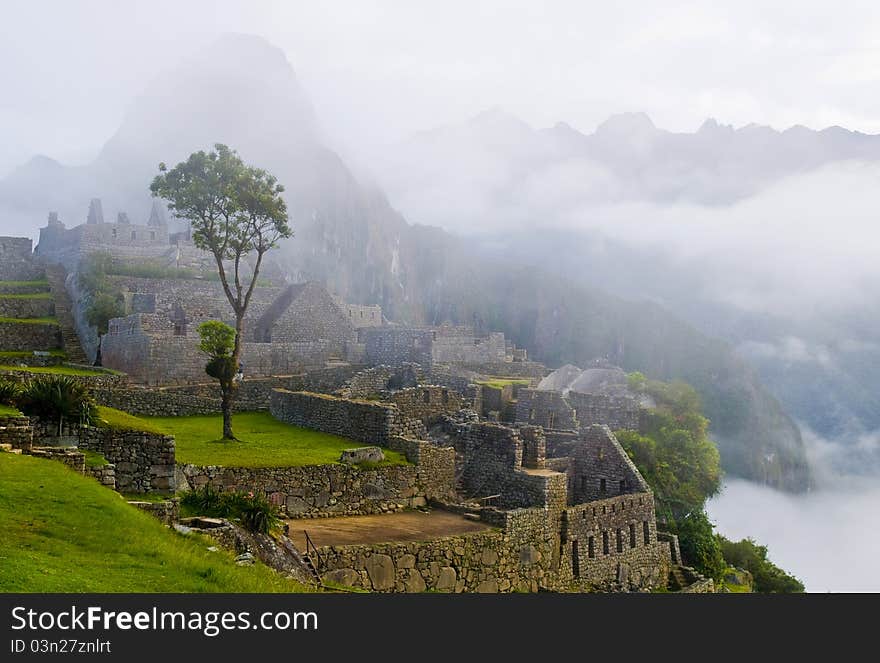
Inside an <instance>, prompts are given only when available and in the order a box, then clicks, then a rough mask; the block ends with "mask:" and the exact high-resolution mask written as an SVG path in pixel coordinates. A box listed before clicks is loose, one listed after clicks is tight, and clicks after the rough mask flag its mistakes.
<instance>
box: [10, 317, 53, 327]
mask: <svg viewBox="0 0 880 663" xmlns="http://www.w3.org/2000/svg"><path fill="white" fill-rule="evenodd" d="M0 322H7V323H9V322H11V323H13V324H17V325H57V324H58V319H57V318H0Z"/></svg>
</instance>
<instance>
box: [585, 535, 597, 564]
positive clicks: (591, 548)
mask: <svg viewBox="0 0 880 663" xmlns="http://www.w3.org/2000/svg"><path fill="white" fill-rule="evenodd" d="M587 554H588V555H589V556H590V559H593V558H594V557H595V556H596V545H595V541H593V537H592V536H591V537H590V538H588V539H587Z"/></svg>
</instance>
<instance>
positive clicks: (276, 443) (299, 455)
mask: <svg viewBox="0 0 880 663" xmlns="http://www.w3.org/2000/svg"><path fill="white" fill-rule="evenodd" d="M143 419H145V420H146V421H148V422H150V423H151V424H152V425H153V426H154V427H155V428H158V429H159V430H161V431H162V432H164V433H167V434H169V435H174V437H175V449H176V457H177V462H178V463H192V464H193V465H226V466H229V467H285V466H300V465H324V464H329V463H336V462H338V461H339V456H340V455H341V454H342V450H343V449H352V448H354V447H361V446H364V445H363V444H362V443H361V442H356V441H354V440H349V439H346V438H344V437H338V436H336V435H328V434H327V433H320V432H318V431H314V430H309V429H307V428H299V427H298V426H291V425H290V424H285V423H283V422H280V421H278V420H277V419H275V418H273V417H272V415H271V414H269V413H268V412H242V413H239V414H234V415H233V416H232V429H233V432H234V433H235V435H236V437H238V438H239V440H241V441H233V442H227V441H224V440H222V439H219V438H221V436H222V434H223V418H222V417H221V415H219V414H216V415H205V416H197V417H143ZM384 451H385V460H384V461H383V462H382V463H381V464H382V465H405V464H406V463H407V461H406V459H405V458H404V457H403V455H402V454H400V453H398V452H396V451H391V450H389V449H385V450H384Z"/></svg>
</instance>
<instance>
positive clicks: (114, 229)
mask: <svg viewBox="0 0 880 663" xmlns="http://www.w3.org/2000/svg"><path fill="white" fill-rule="evenodd" d="M112 232H113V238H114V239H115V238H116V228H113V230H112Z"/></svg>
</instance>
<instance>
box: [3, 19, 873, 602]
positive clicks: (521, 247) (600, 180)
mask: <svg viewBox="0 0 880 663" xmlns="http://www.w3.org/2000/svg"><path fill="white" fill-rule="evenodd" d="M41 4H42V3H34V7H32V8H24V7H19V8H15V9H10V10H9V11H10V13H11V14H12V18H11V23H15V22H16V21H18V22H19V23H20V25H21V26H24V27H29V28H32V27H33V26H34V25H36V24H37V23H39V21H40V12H39V10H38V8H37V5H41ZM331 4H333V3H331ZM343 4H344V7H342V6H340V7H339V8H337V9H338V10H339V11H338V13H337V14H335V15H334V13H333V12H332V11H330V10H329V9H321V8H315V7H307V6H305V5H306V3H292V4H288V3H256V5H255V6H257V5H258V6H259V7H260V9H261V11H255V12H253V13H251V12H250V10H245V9H244V8H243V3H241V4H236V3H219V5H218V7H219V9H218V10H217V11H216V13H215V14H212V16H213V18H211V19H210V20H208V21H207V22H206V23H205V24H204V25H203V24H201V22H200V17H201V12H202V11H203V10H205V7H206V5H202V4H200V3H193V4H192V5H191V6H190V5H188V6H187V8H186V9H181V10H180V13H178V11H177V10H176V9H175V5H173V4H172V3H165V2H160V3H158V4H157V6H156V10H155V11H153V12H151V13H150V14H149V15H146V14H145V13H144V12H143V11H142V10H135V9H122V8H119V7H116V6H111V3H94V5H95V7H96V8H100V9H101V10H102V11H103V12H105V13H104V16H105V22H104V23H101V22H98V23H94V22H93V21H91V20H86V18H85V17H82V18H80V17H77V16H76V15H75V12H72V11H71V10H70V9H69V8H65V7H62V6H61V5H60V4H57V5H53V10H54V11H55V12H57V15H56V20H57V23H58V25H55V24H54V23H53V25H51V26H48V27H47V28H46V33H45V35H44V36H43V38H41V39H40V40H39V41H40V45H39V49H38V50H39V51H41V52H39V53H34V54H32V55H31V54H25V51H24V49H22V45H21V41H22V39H23V37H21V36H15V35H10V39H9V40H6V43H5V44H0V56H2V57H4V60H5V61H7V62H14V63H15V64H16V66H15V67H5V68H4V69H3V71H2V72H0V89H2V90H3V91H4V94H3V98H2V99H0V144H2V145H4V146H5V147H4V149H3V150H2V151H0V235H4V236H16V237H20V236H27V237H30V238H32V239H34V244H35V245H36V244H37V241H38V239H39V233H40V228H41V227H43V226H45V225H46V219H47V215H48V214H49V212H58V214H59V218H60V220H61V221H62V222H64V223H66V224H67V227H68V228H70V227H73V226H76V225H78V224H80V223H84V222H85V219H86V215H87V213H88V210H89V201H90V200H91V199H93V198H100V199H101V200H102V201H103V205H104V210H105V212H106V216H107V217H108V218H116V215H117V213H118V212H126V213H127V214H128V215H129V216H130V217H132V219H134V220H135V223H139V224H144V223H146V219H147V217H148V215H149V214H150V210H151V204H152V199H151V193H150V190H149V183H150V181H151V179H152V177H153V176H154V175H156V173H157V167H158V164H159V163H160V162H166V163H168V164H169V165H173V164H174V163H177V162H178V161H181V160H183V159H185V158H186V157H187V155H188V154H189V153H191V152H193V151H195V150H203V149H209V148H210V147H211V146H213V145H214V143H218V142H219V143H225V144H227V145H229V146H231V147H233V148H234V149H236V150H238V151H239V153H240V154H241V156H242V157H243V158H244V159H245V160H246V161H247V162H249V163H253V164H258V165H259V166H260V167H263V168H266V169H267V170H269V171H270V172H271V173H273V174H274V175H276V176H277V177H278V180H279V181H280V182H281V183H282V184H283V185H284V186H285V199H286V201H287V206H288V208H289V210H290V220H291V226H292V228H293V238H292V239H290V240H285V241H284V242H283V244H282V248H281V251H280V252H279V254H278V257H271V254H270V257H269V258H267V261H268V262H269V263H270V264H271V268H272V269H277V270H279V271H280V272H284V273H285V275H286V278H287V283H296V282H299V281H304V280H316V281H320V282H321V283H323V284H325V285H326V286H327V289H328V291H330V292H332V293H334V294H335V295H336V294H338V295H339V296H341V297H344V298H345V300H346V301H348V302H350V303H352V304H356V305H363V306H368V305H369V306H381V308H382V313H383V314H384V315H386V317H387V318H388V319H389V320H398V321H402V322H405V323H408V324H411V325H416V326H427V325H440V324H443V323H453V324H457V325H464V324H474V325H477V326H482V327H485V328H487V329H491V330H497V331H500V332H503V333H504V334H505V335H506V336H507V338H508V339H511V340H512V341H513V342H514V343H515V344H516V346H517V347H520V348H526V349H527V351H528V355H529V358H530V359H532V358H533V359H535V360H536V361H541V362H543V363H544V364H546V365H547V366H548V368H550V369H556V368H558V367H559V366H562V365H564V364H575V365H577V366H579V367H581V368H586V367H588V365H590V362H592V361H593V360H595V359H602V360H605V361H607V362H610V363H611V364H614V365H616V366H620V367H621V368H622V369H624V370H625V371H627V372H630V373H633V372H636V371H638V372H640V373H643V374H644V375H645V376H647V378H650V379H655V380H664V381H674V380H684V381H685V382H688V383H689V384H691V385H693V387H694V388H695V389H696V391H697V393H698V394H699V396H700V399H701V401H702V406H703V412H704V414H705V415H706V416H707V417H708V419H709V420H710V424H709V437H711V438H712V439H713V440H714V441H715V442H717V443H718V447H719V449H720V454H721V456H720V457H721V466H722V469H723V470H724V478H723V480H722V481H723V484H724V486H725V487H724V489H723V492H722V493H721V494H720V495H717V496H715V497H712V498H711V499H710V500H709V502H708V505H707V513H708V515H709V517H710V518H711V520H712V521H713V522H715V524H716V526H717V529H718V532H720V533H721V534H722V535H724V536H726V537H728V538H729V539H731V540H739V539H742V538H746V537H752V538H754V539H755V540H756V541H758V542H759V543H761V544H762V545H767V546H768V548H769V557H770V559H771V560H772V561H773V562H775V563H776V564H777V565H779V566H780V567H782V568H783V569H785V570H786V571H788V572H790V573H792V574H793V575H795V576H797V577H798V578H799V579H800V580H801V581H802V582H803V583H804V585H805V586H806V589H807V591H815V592H824V591H880V580H878V579H877V578H876V576H875V575H874V574H873V573H872V572H871V571H872V562H873V558H874V554H875V553H876V552H877V551H878V550H880V542H878V541H876V540H871V539H869V540H864V537H865V536H869V537H870V536H876V535H874V534H872V533H871V532H870V531H869V530H870V528H866V526H865V524H866V522H868V521H869V520H870V518H871V515H870V514H871V513H872V512H873V511H874V510H876V509H877V508H880V380H878V375H880V261H878V259H877V256H878V255H880V225H878V221H877V210H878V209H880V133H878V132H880V115H878V112H877V111H878V102H877V99H876V95H874V96H871V95H870V94H866V92H871V91H873V87H872V86H875V84H876V79H877V78H878V77H880V55H878V51H877V50H876V48H875V47H874V46H870V47H869V46H864V45H865V44H869V43H870V33H869V30H868V28H867V27H864V28H863V27H859V26H861V25H862V24H863V23H871V24H872V25H877V24H878V22H880V12H878V11H877V10H876V9H875V8H873V7H872V6H870V5H867V4H866V5H865V6H864V7H863V8H862V9H863V10H864V12H863V13H867V14H868V15H870V17H871V21H867V20H865V19H864V17H863V16H861V15H860V13H859V11H856V8H853V9H852V10H846V11H844V10H841V17H840V21H839V23H840V25H836V26H833V27H828V30H827V32H825V33H822V34H823V35H824V36H822V37H821V38H820V37H819V36H818V35H819V34H820V31H819V26H822V27H825V26H823V25H822V21H821V20H820V19H819V18H818V16H814V14H815V13H816V12H814V11H812V10H813V9H814V8H815V7H814V6H818V3H807V5H808V7H807V9H805V10H804V15H803V17H802V20H800V21H797V22H789V21H788V18H787V17H786V16H785V15H784V13H777V12H775V11H772V10H767V12H766V14H763V13H762V12H761V4H762V3H757V2H747V3H744V6H743V7H742V8H741V11H742V14H741V15H739V16H736V17H731V16H728V15H727V13H725V12H721V10H715V9H713V8H711V7H708V6H704V7H701V8H699V9H698V10H694V11H685V10H684V9H679V10H675V11H670V14H669V15H668V16H662V15H660V13H658V10H656V9H654V8H653V7H652V5H651V3H640V4H641V5H642V6H640V11H639V12H636V13H637V14H638V16H636V17H633V18H632V22H633V24H632V25H628V26H627V29H626V31H625V32H626V34H627V35H628V36H629V37H628V38H626V39H624V38H622V37H621V38H618V37H620V34H619V33H618V32H612V33H611V34H608V35H603V34H602V32H603V31H602V30H601V29H600V27H598V24H600V23H601V22H602V20H607V21H608V22H609V24H613V25H620V24H621V21H623V16H622V14H621V12H622V11H623V10H617V9H613V8H602V9H601V10H600V9H596V12H597V15H596V16H588V14H589V13H587V14H583V13H581V10H580V9H577V8H574V7H571V6H565V7H562V6H560V8H559V13H558V14H557V15H556V16H555V17H551V18H549V19H546V22H545V20H544V19H541V20H540V21H532V26H531V28H530V27H529V24H530V21H529V14H530V11H531V10H530V9H529V8H528V3H519V4H518V6H517V8H516V10H506V9H505V8H504V6H503V5H504V3H487V4H486V5H485V7H484V8H483V10H482V11H477V10H471V9H470V7H469V5H468V4H467V3H453V6H451V8H450V9H449V10H448V13H442V12H438V15H436V16H433V15H431V16H422V17H421V18H416V17H414V16H412V15H411V12H412V10H411V9H408V8H403V7H401V6H399V5H394V3H377V6H376V7H375V8H374V10H373V12H372V13H371V12H368V11H366V10H365V9H362V8H359V7H358V6H357V3H343ZM854 4H858V3H854ZM209 13H210V12H209ZM339 14H344V15H345V17H347V18H344V19H342V18H340V17H339ZM440 14H442V16H441V15H440ZM587 19H589V20H587ZM335 21H340V22H341V23H337V22H335ZM434 21H436V22H437V23H436V25H437V30H436V31H433V30H432V29H431V27H432V23H433V22H434ZM568 22H571V23H573V24H578V23H579V22H583V23H585V24H586V23H589V24H590V25H589V26H588V27H587V26H585V27H583V30H582V31H581V32H578V31H577V30H576V29H574V28H570V29H569V28H566V25H565V24H566V23H568ZM623 22H624V23H625V22H626V21H623ZM62 24H63V25H62ZM120 26H125V30H124V31H125V32H130V39H129V40H125V39H122V37H121V36H120V32H121V31H122V30H121V28H120ZM334 26H335V27H334ZM553 29H555V30H558V33H554V32H553ZM30 34H31V35H32V34H33V32H32V31H31V32H30ZM551 34H560V35H562V36H561V37H560V38H559V39H558V43H551V42H554V41H556V40H554V39H553V38H552V37H551V36H550V35H551ZM739 39H742V40H743V43H744V45H743V48H742V49H741V53H740V54H739V55H738V56H735V55H733V54H732V53H731V51H733V50H736V49H734V48H732V45H733V44H735V43H736V42H737V41H738V40H739ZM86 42H87V43H86ZM715 42H717V46H713V45H712V44H713V43H715ZM845 42H849V45H846V44H845ZM774 43H777V44H781V46H778V47H777V48H774V47H773V44H774ZM77 44H83V46H82V48H81V49H80V48H79V47H78V46H77ZM853 44H855V45H853ZM862 46H864V48H865V49H867V50H869V51H870V53H869V55H868V56H866V58H867V61H868V64H867V65H865V68H864V69H859V68H858V67H855V66H854V65H853V58H854V57H855V55H853V54H854V53H857V52H858V49H859V48H862ZM697 48H711V49H717V59H716V60H714V61H712V59H711V58H705V59H703V60H704V61H703V62H693V61H692V59H691V58H690V57H689V56H688V55H687V53H693V51H694V49H697ZM652 54H654V55H653V56H652ZM68 56H70V57H71V60H70V61H69V62H64V60H65V58H67V57H68ZM785 67H789V68H790V71H791V74H790V76H788V77H787V78H786V80H785V81H784V82H783V83H780V84H779V87H780V88H781V89H774V85H773V84H772V83H771V82H770V80H769V79H771V78H773V77H775V76H777V75H778V74H775V73H774V72H778V71H781V70H783V69H784V68H785ZM767 70H769V71H767ZM780 77H781V76H780ZM867 97H870V99H869V100H868V99H867ZM832 100H833V101H832ZM665 127H670V128H668V129H667V128H665ZM169 218H170V219H171V226H170V229H171V230H184V229H185V227H186V225H185V223H184V222H183V221H181V220H177V219H175V218H174V215H173V214H171V213H169ZM820 529H821V530H822V531H823V532H824V534H823V535H822V539H823V540H828V541H835V542H839V543H840V546H839V548H838V547H835V548H833V549H832V548H823V547H821V546H818V545H816V543H817V541H818V535H817V531H819V530H820ZM828 529H830V530H831V531H830V532H829V531H827V530H828ZM633 536H635V535H634V534H633ZM840 549H845V550H846V552H845V553H842V552H841V550H840Z"/></svg>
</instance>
